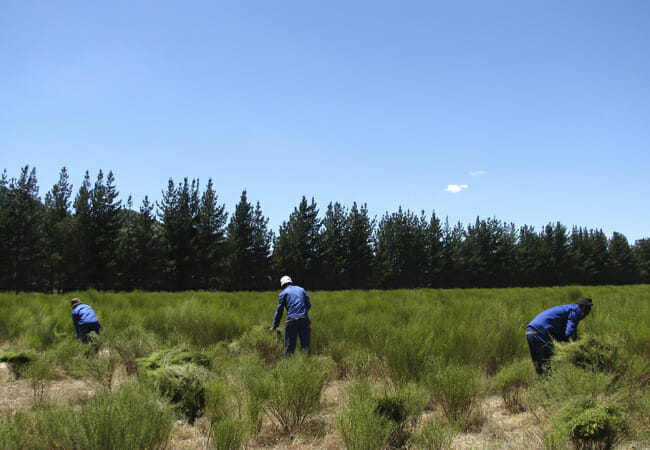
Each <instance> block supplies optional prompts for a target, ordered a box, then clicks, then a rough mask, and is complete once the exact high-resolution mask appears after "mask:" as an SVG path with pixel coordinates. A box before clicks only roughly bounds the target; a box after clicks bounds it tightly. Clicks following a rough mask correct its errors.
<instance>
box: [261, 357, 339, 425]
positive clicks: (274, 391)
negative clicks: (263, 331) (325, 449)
mask: <svg viewBox="0 0 650 450" xmlns="http://www.w3.org/2000/svg"><path fill="white" fill-rule="evenodd" d="M333 368H334V363H333V361H332V360H331V359H329V358H324V357H318V356H313V357H308V356H306V355H304V354H301V353H299V354H296V355H294V356H292V357H290V358H284V359H283V360H281V361H279V362H278V364H277V365H276V366H275V367H273V368H271V370H270V373H271V378H270V382H271V389H270V391H269V394H270V395H269V398H268V402H267V404H266V411H267V412H268V414H269V415H270V416H271V417H272V418H273V419H275V420H276V421H277V423H278V424H279V425H280V426H281V427H282V429H283V430H285V431H288V432H292V431H295V430H297V429H298V428H299V427H300V426H301V425H302V424H303V423H305V421H306V420H307V419H308V418H309V417H310V416H311V414H312V413H313V412H314V411H315V410H316V408H317V407H318V405H319V403H320V395H321V391H322V390H323V386H324V385H325V381H326V380H327V379H328V378H329V377H330V376H331V373H332V372H333Z"/></svg>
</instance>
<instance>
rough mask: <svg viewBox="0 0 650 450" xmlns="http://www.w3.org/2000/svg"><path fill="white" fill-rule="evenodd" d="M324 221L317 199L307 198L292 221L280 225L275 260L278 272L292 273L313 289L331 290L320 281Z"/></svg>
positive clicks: (292, 215) (291, 216)
mask: <svg viewBox="0 0 650 450" xmlns="http://www.w3.org/2000/svg"><path fill="white" fill-rule="evenodd" d="M319 241H320V220H319V219H318V208H317V206H316V202H314V199H313V198H312V199H311V203H310V204H308V203H307V199H306V198H305V197H304V196H303V197H302V200H301V201H300V204H299V205H298V207H296V208H294V210H293V212H292V213H291V215H290V216H289V220H288V221H286V222H283V223H282V225H280V230H279V233H278V238H277V239H276V241H275V246H274V254H273V260H274V265H275V272H276V273H281V274H283V275H284V274H288V275H290V276H291V277H292V279H294V281H296V280H300V281H299V283H301V284H302V285H303V286H308V287H309V288H310V289H319V288H324V289H327V286H324V285H323V283H321V282H320V260H319V255H318V249H319V248H320V242H319Z"/></svg>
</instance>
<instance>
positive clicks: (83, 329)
mask: <svg viewBox="0 0 650 450" xmlns="http://www.w3.org/2000/svg"><path fill="white" fill-rule="evenodd" d="M100 328H101V326H100V325H99V322H94V323H86V324H83V325H79V328H78V329H77V337H78V338H79V340H81V342H83V343H84V344H85V343H86V342H88V333H90V332H91V331H94V332H95V333H97V334H99V329H100Z"/></svg>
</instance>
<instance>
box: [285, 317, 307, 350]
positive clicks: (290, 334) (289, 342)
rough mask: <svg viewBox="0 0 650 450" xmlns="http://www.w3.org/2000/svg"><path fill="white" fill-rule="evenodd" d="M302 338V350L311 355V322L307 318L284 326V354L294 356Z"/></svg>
mask: <svg viewBox="0 0 650 450" xmlns="http://www.w3.org/2000/svg"><path fill="white" fill-rule="evenodd" d="M298 336H300V349H301V350H302V351H304V352H306V353H307V354H308V355H309V345H310V343H311V322H310V321H309V319H307V318H303V319H296V320H289V321H287V323H286V324H285V326H284V354H285V355H292V354H293V353H294V352H295V351H296V343H297V341H298Z"/></svg>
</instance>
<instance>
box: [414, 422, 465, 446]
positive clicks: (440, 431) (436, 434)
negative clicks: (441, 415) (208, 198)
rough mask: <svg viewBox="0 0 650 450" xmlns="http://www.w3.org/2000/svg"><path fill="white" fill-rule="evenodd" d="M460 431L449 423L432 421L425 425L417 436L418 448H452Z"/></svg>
mask: <svg viewBox="0 0 650 450" xmlns="http://www.w3.org/2000/svg"><path fill="white" fill-rule="evenodd" d="M457 435H458V429H457V428H456V427H455V426H454V424H450V423H449V422H445V421H441V420H436V419H432V420H429V421H428V422H427V423H425V424H424V426H423V427H422V429H421V430H420V432H419V433H418V435H417V436H416V439H415V441H416V443H417V445H418V447H417V448H422V449H426V450H446V449H449V448H451V444H452V442H453V441H454V438H455V437H456V436H457Z"/></svg>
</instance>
